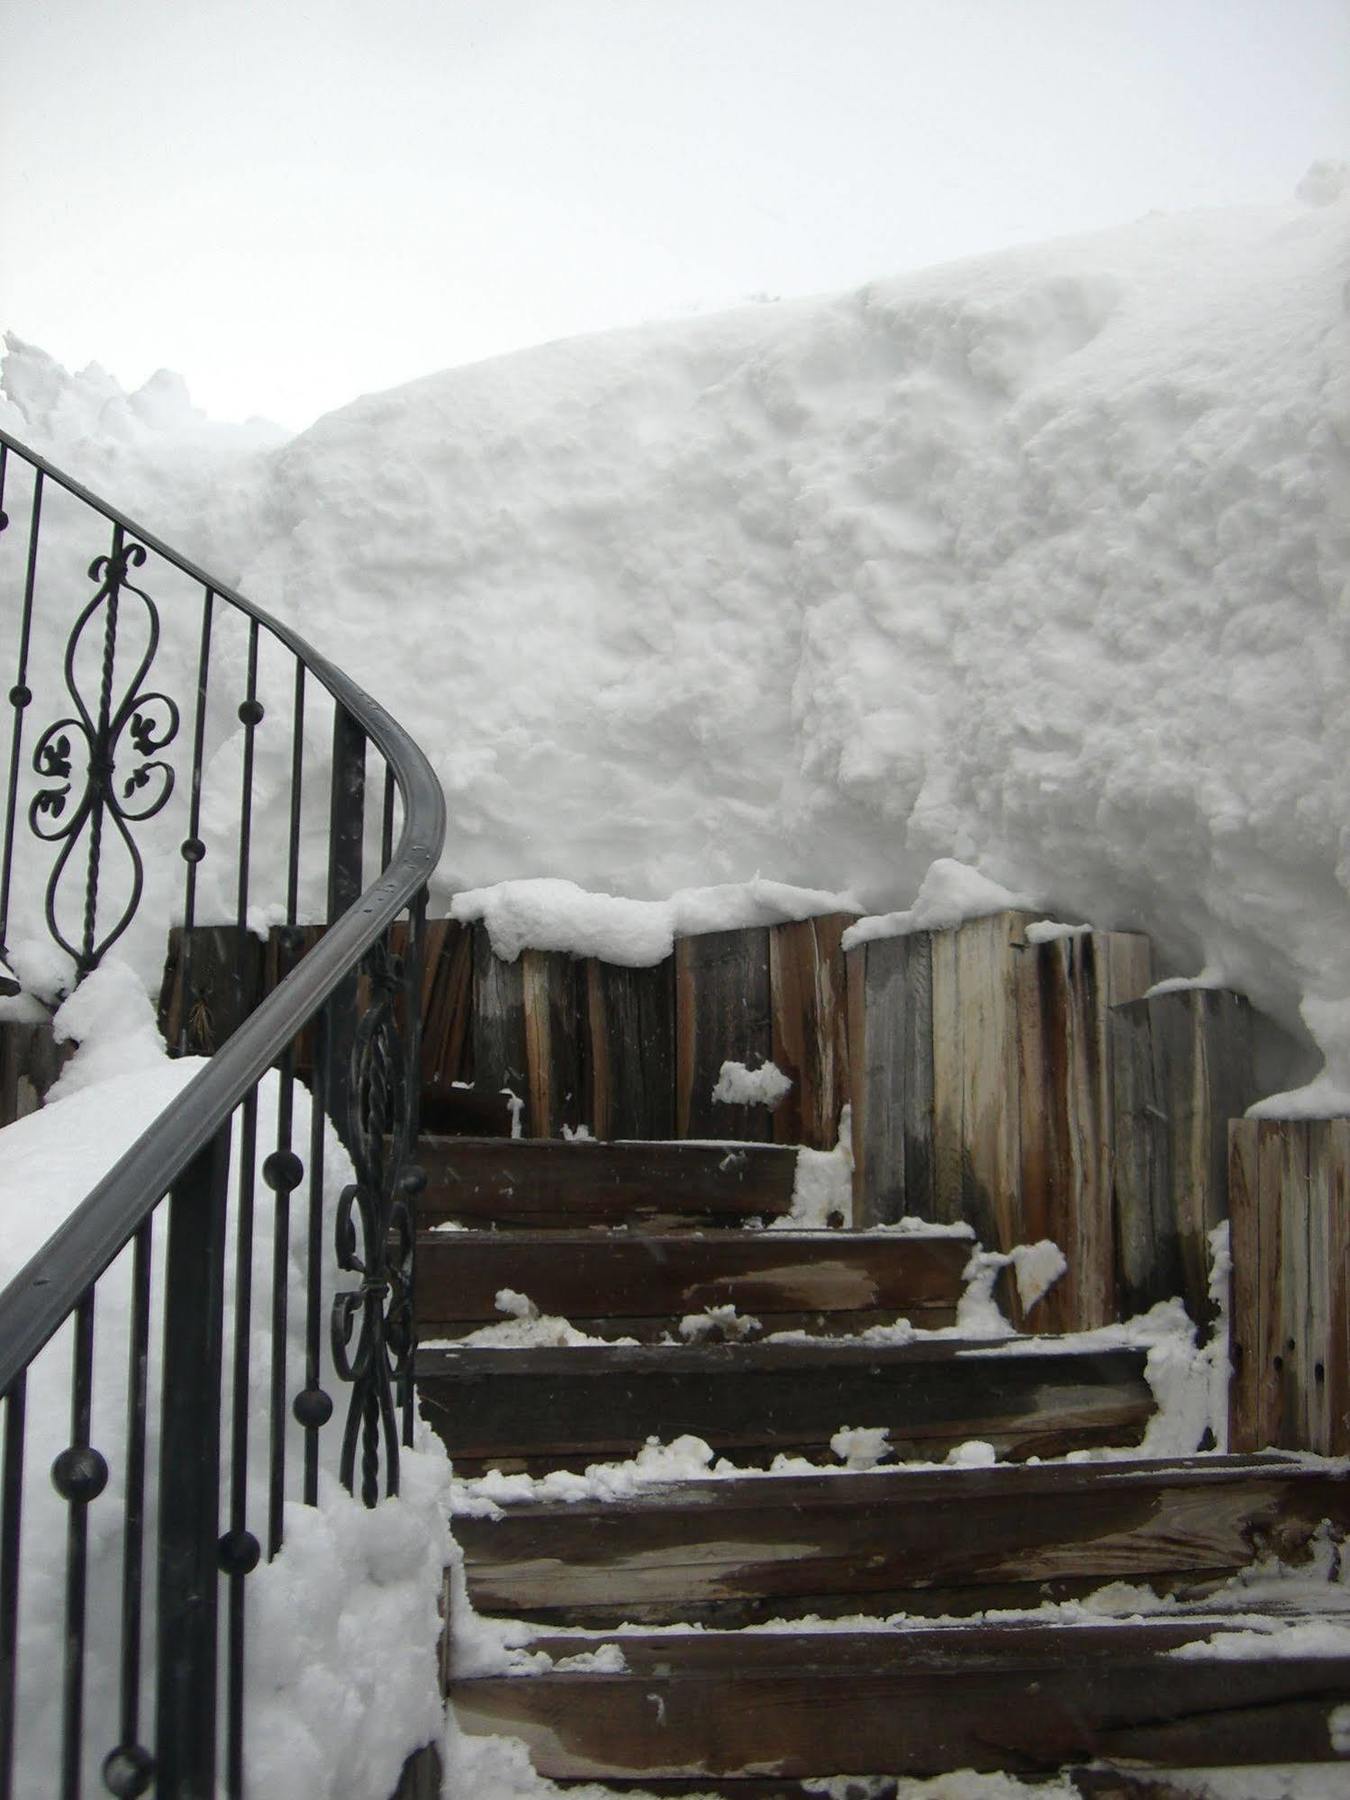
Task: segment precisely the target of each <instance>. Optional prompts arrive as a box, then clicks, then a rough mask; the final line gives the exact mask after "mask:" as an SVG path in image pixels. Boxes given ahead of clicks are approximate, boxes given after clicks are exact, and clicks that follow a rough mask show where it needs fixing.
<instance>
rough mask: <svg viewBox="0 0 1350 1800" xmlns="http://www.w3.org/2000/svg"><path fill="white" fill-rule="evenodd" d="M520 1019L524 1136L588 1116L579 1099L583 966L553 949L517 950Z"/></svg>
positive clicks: (558, 1129) (552, 1131)
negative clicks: (524, 1094) (522, 1043)
mask: <svg viewBox="0 0 1350 1800" xmlns="http://www.w3.org/2000/svg"><path fill="white" fill-rule="evenodd" d="M520 986H521V1003H522V1007H523V1010H524V1021H525V1069H526V1078H525V1079H526V1109H525V1130H526V1132H527V1134H528V1135H529V1136H530V1137H536V1138H549V1137H559V1136H561V1134H562V1132H563V1129H564V1127H565V1128H566V1129H567V1130H569V1131H575V1130H576V1129H577V1128H578V1127H579V1126H581V1125H586V1126H587V1128H588V1129H589V1121H588V1120H586V1119H584V1118H583V1117H582V1111H583V1108H584V1105H585V1089H586V1083H585V1076H584V1071H583V1036H582V1019H583V1016H584V1012H585V1005H586V1002H585V970H584V968H583V966H582V964H581V963H579V962H578V961H577V960H576V958H575V957H572V956H567V955H565V954H563V953H562V952H561V951H556V950H522V951H521V953H520Z"/></svg>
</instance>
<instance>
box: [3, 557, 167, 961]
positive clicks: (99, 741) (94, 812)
mask: <svg viewBox="0 0 1350 1800" xmlns="http://www.w3.org/2000/svg"><path fill="white" fill-rule="evenodd" d="M145 559H146V551H145V548H144V546H143V545H141V544H138V543H136V542H135V541H134V540H132V541H130V542H129V541H127V538H126V535H125V533H124V531H123V528H122V526H121V525H120V524H119V525H114V527H113V547H112V553H111V554H110V555H109V556H103V557H98V558H96V559H95V561H94V562H92V563H91V564H90V565H89V578H90V580H91V581H97V582H98V583H99V588H98V592H97V593H96V594H95V595H94V598H93V599H92V600H91V601H90V602H89V603H88V605H87V606H86V607H85V608H84V610H83V611H82V612H81V614H80V616H79V618H78V619H77V620H76V621H75V625H74V627H73V629H72V631H71V633H70V637H69V639H68V640H67V643H66V657H65V677H66V688H67V691H68V692H69V694H70V697H71V699H72V701H73V702H74V705H75V712H74V714H71V715H68V716H67V717H65V718H61V719H57V720H56V721H55V722H54V723H53V724H51V725H49V726H48V727H47V729H46V730H45V731H44V732H43V734H42V736H41V737H40V738H39V739H38V742H37V745H36V747H35V749H34V751H33V768H34V770H35V771H36V772H37V774H38V775H39V776H41V777H42V778H43V780H44V781H45V782H46V783H48V785H47V786H45V787H41V788H39V790H38V792H37V793H36V794H35V795H34V797H33V802H32V805H31V807H30V808H29V814H28V817H29V823H30V825H31V827H32V829H33V832H34V834H35V835H36V836H38V837H39V838H41V839H43V841H44V842H46V843H60V844H61V845H62V849H61V852H60V854H59V855H58V857H57V859H56V863H55V866H54V867H53V869H52V873H51V876H50V878H49V879H48V882H47V927H48V930H49V931H50V932H51V935H52V937H53V938H54V939H55V940H56V942H57V943H58V944H60V946H61V947H62V949H63V950H66V951H68V952H69V954H70V955H71V956H72V957H73V958H74V960H75V966H76V969H77V971H78V972H79V974H81V975H85V974H87V973H88V972H89V970H91V969H94V968H97V966H98V964H99V962H100V960H101V959H102V957H103V956H104V954H105V953H106V952H107V950H108V949H110V948H111V946H112V945H113V944H115V943H116V942H117V940H118V938H120V937H121V935H122V933H123V932H124V931H125V930H126V928H127V926H128V925H130V923H131V921H132V919H133V918H134V917H135V913H136V908H137V906H138V905H139V904H140V897H141V889H142V887H143V885H144V879H145V875H144V867H143V865H142V862H141V854H140V851H139V850H138V849H137V847H136V840H135V838H134V837H133V836H132V834H131V832H130V830H129V829H128V826H129V825H132V824H141V823H143V822H144V821H145V820H146V819H150V818H153V817H154V816H155V814H156V813H158V812H160V811H161V810H162V809H163V808H164V807H165V806H166V805H167V804H168V800H169V796H170V795H171V794H172V792H173V786H174V772H173V769H172V767H171V766H170V765H169V764H168V763H167V762H165V761H164V760H163V759H162V758H161V757H159V756H158V755H156V752H157V751H160V750H163V749H165V748H167V746H168V745H169V744H170V743H172V741H173V739H174V738H175V737H176V736H177V733H178V707H177V704H176V703H175V702H174V701H173V700H172V699H171V698H170V697H169V696H168V695H167V694H162V693H158V692H155V691H154V690H153V689H145V690H143V689H142V687H141V683H142V682H143V681H144V680H145V677H146V675H147V674H148V673H149V671H150V666H151V664H152V663H153V662H154V659H155V652H156V651H157V649H158V648H159V612H158V610H157V608H156V607H155V604H154V602H153V601H152V600H151V599H150V597H149V595H148V594H146V593H145V592H144V590H143V589H141V588H138V587H136V586H135V584H134V583H133V582H132V581H131V580H130V578H129V571H130V570H131V569H133V568H139V567H140V566H141V565H142V564H143V563H144V561H145ZM129 594H134V595H135V596H136V598H137V599H138V600H140V601H141V603H142V605H143V606H144V608H145V625H146V648H145V650H144V651H143V653H142V655H141V656H140V658H139V660H138V662H137V664H136V668H135V672H134V674H133V675H132V677H131V680H130V681H129V682H128V683H127V684H126V689H125V693H124V694H123V697H122V698H121V700H120V701H119V702H117V703H116V704H114V700H115V695H114V681H115V675H116V663H117V639H118V629H119V614H120V611H121V605H122V600H123V597H124V596H125V595H129ZM100 617H101V619H102V624H103V647H102V655H101V659H100V671H99V692H98V700H97V702H96V707H97V714H96V715H95V714H94V713H92V712H91V711H90V710H89V708H88V707H87V706H86V704H85V702H84V698H83V696H82V694H81V692H80V683H79V676H78V671H77V668H76V663H77V658H78V655H79V650H80V644H81V639H82V638H83V636H84V633H85V631H86V629H87V628H88V627H89V626H90V625H91V624H92V623H93V622H94V621H95V620H97V619H99V618H100ZM123 732H127V734H128V735H129V737H130V739H131V743H132V745H133V747H134V749H135V752H136V756H137V757H138V758H139V761H137V762H136V764H135V766H134V767H133V768H132V771H131V773H130V775H129V776H127V777H126V779H125V780H124V781H123V783H122V784H121V787H120V790H119V787H118V785H117V783H116V782H115V781H114V774H115V772H116V760H117V748H118V744H119V742H120V740H121V737H122V734H123ZM77 739H82V740H83V745H84V758H85V774H84V786H83V790H82V792H81V794H80V796H79V799H78V800H77V801H76V802H75V804H74V807H73V810H71V811H70V812H69V815H68V816H67V805H68V802H69V801H70V798H71V795H72V793H73V791H74V779H73V778H74V770H75V755H76V751H75V741H76V740H77ZM138 794H143V795H144V798H143V800H141V801H140V802H139V803H137V802H136V801H135V799H134V797H135V796H136V795H138ZM108 818H111V819H112V821H113V823H114V824H115V825H116V827H117V830H118V833H119V835H120V836H121V839H122V842H123V844H124V846H125V848H126V850H127V853H128V856H129V858H130V868H131V893H130V896H129V897H128V898H127V900H126V901H125V902H124V904H123V907H122V910H121V912H120V913H119V914H118V916H117V918H116V920H115V921H114V923H113V925H112V927H111V928H110V929H109V930H107V931H105V932H104V933H103V935H102V937H100V936H99V935H98V925H97V917H98V905H99V887H100V879H101V875H102V863H103V833H104V823H105V820H106V819H108ZM86 827H87V828H88V836H89V842H88V848H87V850H86V853H85V885H84V906H83V916H82V925H81V931H80V935H79V940H78V942H75V941H72V940H71V939H70V938H68V937H67V936H66V935H65V934H64V932H63V931H62V929H61V925H60V923H59V920H58V917H57V901H58V895H59V892H60V889H61V878H62V876H63V875H64V873H65V869H66V864H67V863H68V862H69V860H70V858H71V855H72V853H73V851H74V850H75V847H76V845H77V844H78V843H79V841H80V839H81V837H82V836H83V835H84V832H85V828H86Z"/></svg>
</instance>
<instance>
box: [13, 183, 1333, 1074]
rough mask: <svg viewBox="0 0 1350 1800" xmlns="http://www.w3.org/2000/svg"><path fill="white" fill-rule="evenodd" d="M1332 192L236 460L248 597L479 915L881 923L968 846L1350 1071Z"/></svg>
mask: <svg viewBox="0 0 1350 1800" xmlns="http://www.w3.org/2000/svg"><path fill="white" fill-rule="evenodd" d="M1309 192H1310V193H1311V194H1312V195H1313V197H1314V198H1316V199H1318V200H1319V201H1321V202H1323V204H1320V205H1316V206H1312V205H1301V204H1295V203H1292V202H1291V204H1290V205H1289V206H1288V207H1287V208H1275V209H1261V210H1256V211H1240V212H1225V213H1205V214H1195V215H1188V216H1181V217H1166V216H1150V217H1148V218H1145V219H1143V220H1140V221H1139V222H1138V223H1136V224H1134V225H1131V226H1128V227H1126V228H1124V229H1121V230H1118V231H1114V232H1110V233H1105V234H1100V235H1096V236H1093V237H1090V238H1082V239H1074V240H1065V241H1063V242H1058V243H1053V244H1049V245H1045V246H1039V247H1035V248H1031V249H1018V250H1014V251H1009V252H1004V253H1000V254H998V255H995V256H989V257H985V258H980V259H976V260H972V261H967V262H963V263H959V264H956V265H952V266H950V267H946V268H941V269H937V270H933V271H930V272H927V273H924V274H921V275H918V276H912V277H906V278H904V279H901V280H893V281H886V282H879V283H876V284H874V285H872V286H870V287H868V288H865V289H863V290H862V291H860V292H858V293H854V294H849V295H845V296H842V297H838V298H826V299H822V300H817V301H810V302H794V303H792V304H788V305H777V306H770V307H751V308H747V309H745V310H742V311H738V312H734V313H730V314H726V315H723V316H720V317H716V318H708V319H700V320H696V321H693V322H684V323H679V324H671V325H661V326H653V327H647V328H643V329H640V330H636V331H625V332H618V333H613V334H608V335H605V336H600V337H594V338H588V339H582V340H579V341H575V342H569V343H562V344H555V345H550V346H546V347H544V348H542V349H539V350H535V351H531V352H527V353H523V354H520V355H516V356H512V357H509V358H503V359H501V360H498V361H495V362H490V363H485V364H481V365H478V366H476V367H472V368H466V369H457V370H451V371H449V372H447V373H444V374H440V375H435V376H432V377H429V378H427V379H425V380H422V381H419V382H415V383H413V384H411V385H410V386H407V387H404V388H400V389H397V390H394V391H392V392H390V393H386V394H380V395H376V396H370V397H367V398H365V399H362V400H359V401H357V402H356V403H355V404H354V405H352V406H350V407H347V408H345V409H343V410H342V411H340V412H337V413H334V414H332V415H330V416H329V417H328V418H326V419H323V420H321V421H320V422H319V423H318V424H317V425H315V426H314V427H313V428H312V429H311V430H309V431H308V432H306V433H304V434H303V435H302V436H300V437H298V438H296V439H294V440H293V441H292V442H291V443H289V444H288V445H286V446H285V447H284V448H282V449H280V450H277V451H273V452H269V453H267V454H266V456H265V459H264V461H263V462H262V463H261V464H258V463H247V464H245V465H241V469H242V472H243V482H242V487H243V490H244V491H245V492H246V493H247V494H248V495H250V496H252V495H254V494H256V495H257V496H259V498H258V499H257V503H256V504H254V503H253V501H252V500H251V499H250V503H249V504H248V505H247V506H246V507H243V508H242V509H241V511H240V524H241V528H240V529H239V531H238V532H237V534H236V538H235V541H234V544H233V561H234V566H233V567H232V568H227V569H225V570H223V571H222V572H223V573H226V574H235V575H237V576H238V578H239V581H240V583H241V585H242V586H243V587H244V588H245V591H247V592H249V593H250V594H251V595H252V596H254V597H255V598H257V599H259V600H261V601H262V602H263V603H265V604H267V605H270V606H273V607H275V608H276V609H277V610H278V611H280V612H282V613H284V614H286V615H287V616H290V617H292V618H294V619H295V620H296V621H297V622H298V623H299V624H300V625H301V628H302V629H303V630H305V631H306V632H308V633H309V634H311V635H312V636H313V637H314V638H316V639H317V640H318V641H319V642H320V644H322V645H323V647H324V648H326V649H327V650H328V651H329V652H330V653H332V654H334V655H335V656H336V657H337V658H338V660H340V661H343V662H345V663H346V664H347V666H348V667H350V668H352V669H353V670H354V671H355V672H356V673H358V674H359V675H360V676H361V678H362V679H363V680H365V681H366V682H367V684H368V685H369V686H370V687H371V688H372V689H373V690H374V692H375V693H376V694H377V695H378V696H379V697H380V698H381V699H383V700H384V701H385V702H386V703H387V704H388V705H389V706H390V707H391V708H392V709H393V710H394V711H395V713H396V714H397V715H398V716H399V717H400V718H401V719H402V720H403V721H404V722H405V723H406V724H407V725H408V726H410V728H411V729H412V730H413V732H414V733H415V734H416V735H417V736H418V737H419V738H420V739H421V741H422V742H423V744H424V745H425V746H426V747H427V748H428V749H429V751H430V752H431V754H432V757H433V760H434V762H435V764H436V766H437V768H438V770H439V772H440V774H441V777H442V779H443V781H444V783H445V786H446V789H447V791H448V795H449V799H450V807H451V831H450V840H449V849H448V852H447V858H446V862H445V865H444V867H443V869H442V872H441V883H440V885H441V894H442V902H443V903H444V900H445V899H446V898H448V896H449V894H450V893H451V892H452V891H453V890H455V889H460V888H465V887H476V886H480V885H483V884H488V883H493V882H497V881H500V880H502V879H503V878H507V877H527V876H528V877H535V876H549V877H561V878H566V879H570V880H572V881H575V882H577V883H580V884H581V885H582V886H584V887H587V888H592V889H603V890H607V891H609V892H612V893H613V892H617V893H622V894H628V895H632V896H636V897H639V898H647V899H662V898H664V897H665V896H667V895H669V894H671V893H672V892H673V891H675V890H677V889H680V888H684V887H693V886H701V885H704V884H707V883H717V882H730V881H738V880H744V879H746V878H748V877H751V876H753V875H755V874H756V873H757V872H762V873H763V875H764V876H766V877H769V878H771V879H774V880H778V881H784V882H795V883H801V884H805V885H809V886H812V887H816V888H824V889H830V890H841V889H846V890H848V891H849V892H851V893H852V894H854V895H856V896H857V897H858V899H859V901H860V902H861V903H862V904H863V905H864V906H865V907H866V908H867V909H869V910H872V911H877V912H881V911H886V910H889V909H892V908H896V907H904V906H906V905H908V903H909V902H910V900H911V899H912V897H913V895H914V892H915V890H916V888H917V887H918V884H919V881H920V878H921V876H922V875H923V873H924V871H925V869H926V867H927V866H928V864H929V863H930V862H931V861H932V860H933V859H935V858H938V857H949V856H954V857H957V858H960V859H961V860H963V861H966V862H969V863H973V864H977V865H978V866H979V868H980V869H981V870H982V871H983V872H984V873H985V874H987V875H988V876H990V877H991V878H993V879H996V880H997V881H999V882H1001V883H1003V884H1005V885H1006V886H1007V887H1009V888H1011V889H1014V890H1016V891H1017V892H1019V893H1022V894H1026V895H1029V896H1031V897H1033V898H1035V899H1036V900H1037V901H1038V902H1039V903H1040V904H1041V905H1042V906H1044V907H1045V908H1047V909H1050V910H1053V911H1054V912H1055V913H1056V914H1057V916H1066V915H1067V916H1077V917H1083V918H1091V919H1092V920H1093V921H1094V922H1095V923H1096V924H1098V925H1131V926H1137V927H1140V928H1144V929H1147V930H1148V931H1150V932H1151V933H1152V934H1153V936H1154V938H1155V940H1156V941H1157V942H1158V943H1159V945H1160V946H1161V948H1162V950H1163V953H1164V957H1165V959H1166V961H1167V963H1168V965H1169V967H1170V970H1171V972H1175V973H1183V974H1192V973H1195V972H1197V971H1199V970H1200V969H1201V968H1202V967H1203V968H1204V969H1205V970H1206V972H1207V975H1208V976H1209V977H1210V978H1214V979H1224V980H1227V981H1230V982H1232V983H1234V984H1235V985H1237V986H1239V987H1242V988H1245V989H1246V990H1247V991H1248V992H1249V993H1250V994H1251V995H1252V997H1253V999H1254V1000H1255V1001H1256V1002H1257V1003H1258V1004H1259V1005H1261V1006H1263V1007H1265V1008H1267V1009H1269V1010H1272V1011H1274V1012H1275V1013H1276V1014H1277V1016H1279V1017H1281V1018H1282V1019H1283V1020H1284V1021H1285V1022H1286V1023H1289V1024H1292V1023H1294V1022H1295V1021H1296V1019H1297V1016H1298V1009H1299V1006H1300V1003H1302V1004H1303V1006H1304V1013H1305V1018H1306V1021H1307V1023H1308V1024H1309V1026H1310V1027H1311V1028H1312V1030H1313V1032H1314V1033H1315V1034H1316V1035H1317V1037H1318V1038H1319V1040H1320V1041H1321V1043H1322V1045H1323V1046H1324V1047H1325V1048H1326V1049H1327V1050H1328V1052H1329V1053H1330V1054H1331V1055H1332V1058H1333V1062H1334V1067H1335V1071H1336V1074H1337V1078H1338V1080H1339V1083H1340V1086H1341V1087H1342V1088H1350V903H1348V902H1347V880H1350V839H1348V838H1347V830H1348V828H1350V777H1347V773H1346V770H1347V749H1350V743H1348V742H1347V738H1348V736H1350V728H1348V727H1347V722H1346V717H1345V704H1344V703H1345V699H1346V695H1347V681H1346V667H1347V634H1348V633H1350V623H1348V619H1347V604H1346V603H1347V599H1348V598H1350V591H1348V590H1347V571H1350V474H1348V471H1350V364H1348V363H1347V349H1346V345H1347V320H1346V310H1347V303H1346V291H1347V290H1346V282H1347V277H1350V233H1348V232H1347V225H1348V224H1350V196H1347V195H1346V194H1344V193H1340V194H1339V195H1338V193H1337V183H1336V181H1334V180H1328V181H1326V182H1323V183H1321V185H1320V187H1318V188H1317V189H1316V190H1315V191H1314V190H1309ZM48 410H49V412H50V411H51V408H50V407H49V409H48ZM108 479H109V482H110V484H111V481H112V477H111V473H110V475H109V478H108ZM253 484H259V485H257V486H256V487H255V486H254V485H253ZM173 498H174V496H173V494H172V493H170V495H169V496H168V504H169V510H170V512H172V502H173ZM157 516H158V517H160V518H161V519H162V520H163V528H164V530H165V531H166V532H170V531H172V530H175V529H181V530H182V531H183V532H184V533H185V534H186V536H187V538H188V540H189V542H191V541H192V538H193V532H194V530H196V529H197V528H198V527H197V525H196V522H195V520H194V519H193V518H192V517H190V516H187V515H186V514H185V515H184V516H183V517H182V518H181V519H175V518H164V511H163V509H161V510H160V512H159V514H158V515H157ZM245 517H246V519H247V525H248V530H247V531H245V530H244V529H242V522H243V520H244V519H245ZM228 525H229V521H226V526H225V527H224V529H228ZM216 535H217V537H219V536H220V531H219V530H217V533H216ZM1330 1098H1332V1099H1333V1100H1334V1098H1335V1096H1330Z"/></svg>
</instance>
